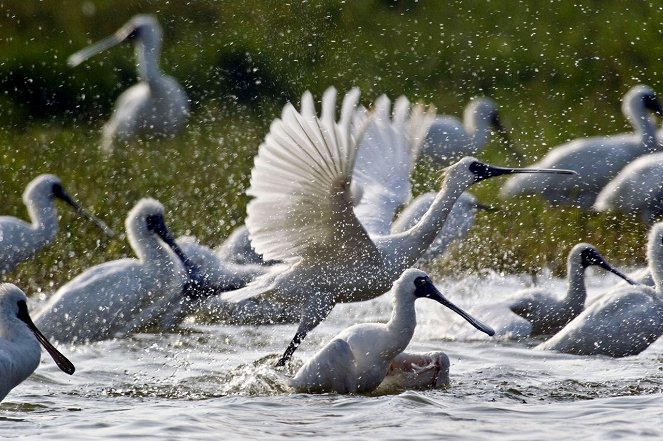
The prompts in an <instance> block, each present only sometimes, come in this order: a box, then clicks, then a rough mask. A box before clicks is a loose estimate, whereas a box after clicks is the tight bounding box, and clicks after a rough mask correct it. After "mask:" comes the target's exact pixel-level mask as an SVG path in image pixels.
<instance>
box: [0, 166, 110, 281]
mask: <svg viewBox="0 0 663 441" xmlns="http://www.w3.org/2000/svg"><path fill="white" fill-rule="evenodd" d="M56 198H58V199H61V200H63V201H64V202H65V203H67V204H68V205H70V206H71V207H72V208H73V209H74V210H76V211H77V212H78V213H79V214H82V215H83V216H85V217H87V218H88V219H90V220H91V221H93V222H95V223H96V224H97V226H98V227H99V228H101V229H102V230H103V231H104V232H106V234H108V235H112V231H110V229H109V228H108V227H107V226H106V225H105V224H104V223H103V222H101V221H100V220H99V219H97V218H95V217H94V216H92V215H91V214H89V213H88V212H87V211H85V210H83V208H81V206H80V205H79V204H78V203H77V202H76V201H74V200H73V199H72V198H71V197H70V196H69V195H68V194H67V193H66V192H65V191H64V188H63V187H62V181H61V180H60V178H58V177H57V176H53V175H48V174H45V175H40V176H38V177H36V178H35V179H33V180H32V181H31V182H30V184H28V186H27V187H26V189H25V191H24V192H23V202H24V203H25V206H26V207H27V209H28V214H29V216H30V222H29V223H28V222H25V221H23V220H21V219H17V218H15V217H12V216H0V273H8V272H10V271H12V270H13V269H14V268H15V267H16V265H18V264H19V263H21V262H23V261H25V260H28V259H29V258H31V257H32V256H33V255H34V254H35V253H36V252H37V251H39V250H40V249H41V248H43V247H45V246H46V245H48V244H50V243H51V242H52V241H53V239H54V238H55V235H56V233H57V230H58V213H57V210H56V208H55V204H54V200H55V199H56Z"/></svg>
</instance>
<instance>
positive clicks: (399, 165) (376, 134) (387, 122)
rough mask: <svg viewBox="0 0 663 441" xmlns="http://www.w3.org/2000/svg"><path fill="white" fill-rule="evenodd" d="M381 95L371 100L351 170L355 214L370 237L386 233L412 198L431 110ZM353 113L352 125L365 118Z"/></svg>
mask: <svg viewBox="0 0 663 441" xmlns="http://www.w3.org/2000/svg"><path fill="white" fill-rule="evenodd" d="M390 110H391V102H390V101H389V98H387V97H386V96H385V95H382V96H380V97H378V99H377V100H376V101H375V106H374V110H373V115H371V116H372V118H371V119H370V121H368V126H367V128H366V131H365V133H364V136H363V138H362V141H361V144H360V146H359V151H358V153H357V161H356V164H355V168H354V171H353V192H354V193H355V194H354V196H355V198H356V199H358V200H359V202H358V204H357V205H356V207H355V214H356V215H357V218H359V220H360V221H361V223H362V225H364V227H365V228H366V230H367V231H368V232H369V233H370V234H375V235H387V234H390V230H391V223H392V221H393V219H394V215H395V214H396V212H397V211H398V209H399V208H400V207H401V206H403V205H405V204H406V203H407V202H408V201H409V200H410V197H411V194H412V186H411V184H410V174H411V173H412V169H413V168H414V164H415V161H416V159H417V156H418V155H419V150H420V148H421V144H422V142H423V139H424V137H425V135H426V133H427V132H428V129H429V128H430V125H431V124H432V122H433V120H434V118H435V109H434V108H424V106H422V105H420V104H418V105H415V106H413V107H412V109H411V110H410V102H409V101H408V100H407V98H405V97H404V96H401V97H400V98H398V99H397V100H396V102H395V103H394V108H393V113H392V114H391V115H390ZM367 118H368V115H367V112H366V111H363V112H362V111H361V110H360V111H358V114H357V115H355V123H356V124H357V125H361V122H362V121H363V120H364V119H367Z"/></svg>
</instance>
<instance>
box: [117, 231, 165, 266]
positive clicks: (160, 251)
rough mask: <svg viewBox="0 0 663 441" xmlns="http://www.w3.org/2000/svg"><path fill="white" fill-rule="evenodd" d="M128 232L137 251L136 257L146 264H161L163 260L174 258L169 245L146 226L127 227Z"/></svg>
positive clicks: (133, 247)
mask: <svg viewBox="0 0 663 441" xmlns="http://www.w3.org/2000/svg"><path fill="white" fill-rule="evenodd" d="M127 233H128V234H127V236H128V239H129V243H130V244H131V248H132V249H133V250H134V252H135V253H136V257H138V259H139V260H140V261H141V262H143V263H144V264H150V263H157V264H159V265H161V264H162V263H163V262H167V261H168V260H173V259H172V254H171V253H170V252H169V250H168V245H166V244H164V243H163V242H162V241H161V240H160V239H159V238H158V237H157V235H156V234H154V233H152V232H151V231H148V230H147V229H146V228H134V229H127Z"/></svg>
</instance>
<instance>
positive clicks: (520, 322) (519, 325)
mask: <svg viewBox="0 0 663 441" xmlns="http://www.w3.org/2000/svg"><path fill="white" fill-rule="evenodd" d="M591 265H597V266H600V267H601V268H603V269H605V270H606V271H609V272H612V273H613V274H615V275H617V276H619V277H621V278H622V279H624V280H626V281H627V282H628V283H631V284H633V285H636V284H637V282H636V281H634V280H633V279H631V278H630V277H628V276H627V275H626V274H624V273H622V272H621V271H619V270H618V269H616V268H615V267H613V266H612V265H610V263H608V261H607V260H606V259H605V258H604V257H603V256H601V254H600V253H599V252H598V250H597V249H596V248H595V247H594V246H592V245H590V244H588V243H579V244H577V245H575V246H574V247H573V248H572V249H571V251H569V254H568V257H567V265H566V266H567V275H566V277H567V291H566V293H565V295H562V296H561V297H560V296H559V294H558V293H553V292H550V291H549V290H547V289H544V288H538V287H537V288H530V289H526V290H522V291H519V292H517V293H515V294H514V295H513V296H512V297H511V298H510V299H508V300H505V301H502V302H497V303H488V304H484V305H480V306H477V307H475V308H471V311H472V313H473V314H481V316H482V317H484V318H485V319H486V320H490V322H491V323H492V324H493V327H494V328H495V332H496V335H497V336H498V337H503V338H511V339H521V338H528V337H538V336H542V335H552V334H554V333H556V332H558V331H559V330H560V329H562V328H563V327H564V326H565V325H566V324H567V323H569V322H570V321H571V320H573V318H575V317H576V316H577V315H578V314H580V313H581V312H582V311H583V309H584V307H585V301H586V299H587V288H586V286H585V270H586V269H587V267H589V266H591Z"/></svg>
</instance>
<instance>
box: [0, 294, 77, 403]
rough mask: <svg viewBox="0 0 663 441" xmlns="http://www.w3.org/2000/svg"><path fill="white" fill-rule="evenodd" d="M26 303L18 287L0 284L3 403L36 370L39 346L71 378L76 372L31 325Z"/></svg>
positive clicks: (0, 356)
mask: <svg viewBox="0 0 663 441" xmlns="http://www.w3.org/2000/svg"><path fill="white" fill-rule="evenodd" d="M27 302H28V299H27V297H26V296H25V293H23V291H21V290H20V289H19V288H18V287H17V286H15V285H12V284H11V283H2V284H0V401H2V400H3V399H4V398H5V397H6V396H7V394H8V393H9V392H10V391H11V390H12V389H13V388H14V387H16V386H18V385H19V384H20V383H22V382H23V380H25V379H26V378H28V377H29V376H30V375H31V374H32V373H33V372H34V370H35V369H37V366H39V361H40V360H41V348H40V347H39V344H40V343H41V345H42V346H43V347H44V349H46V351H47V352H48V353H49V354H50V355H51V357H53V360H54V361H55V363H56V364H57V365H58V367H59V368H60V369H62V371H64V372H66V373H67V374H69V375H71V374H73V373H74V370H75V368H74V365H73V364H72V363H71V362H70V361H69V360H67V358H66V357H65V356H64V355H62V354H61V353H60V352H59V351H58V350H57V349H55V347H53V345H51V344H50V343H49V342H48V340H47V339H46V338H45V337H44V336H43V334H42V333H41V332H40V331H39V329H37V327H36V326H35V325H34V323H32V320H31V319H30V315H29V314H28V306H27Z"/></svg>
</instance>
